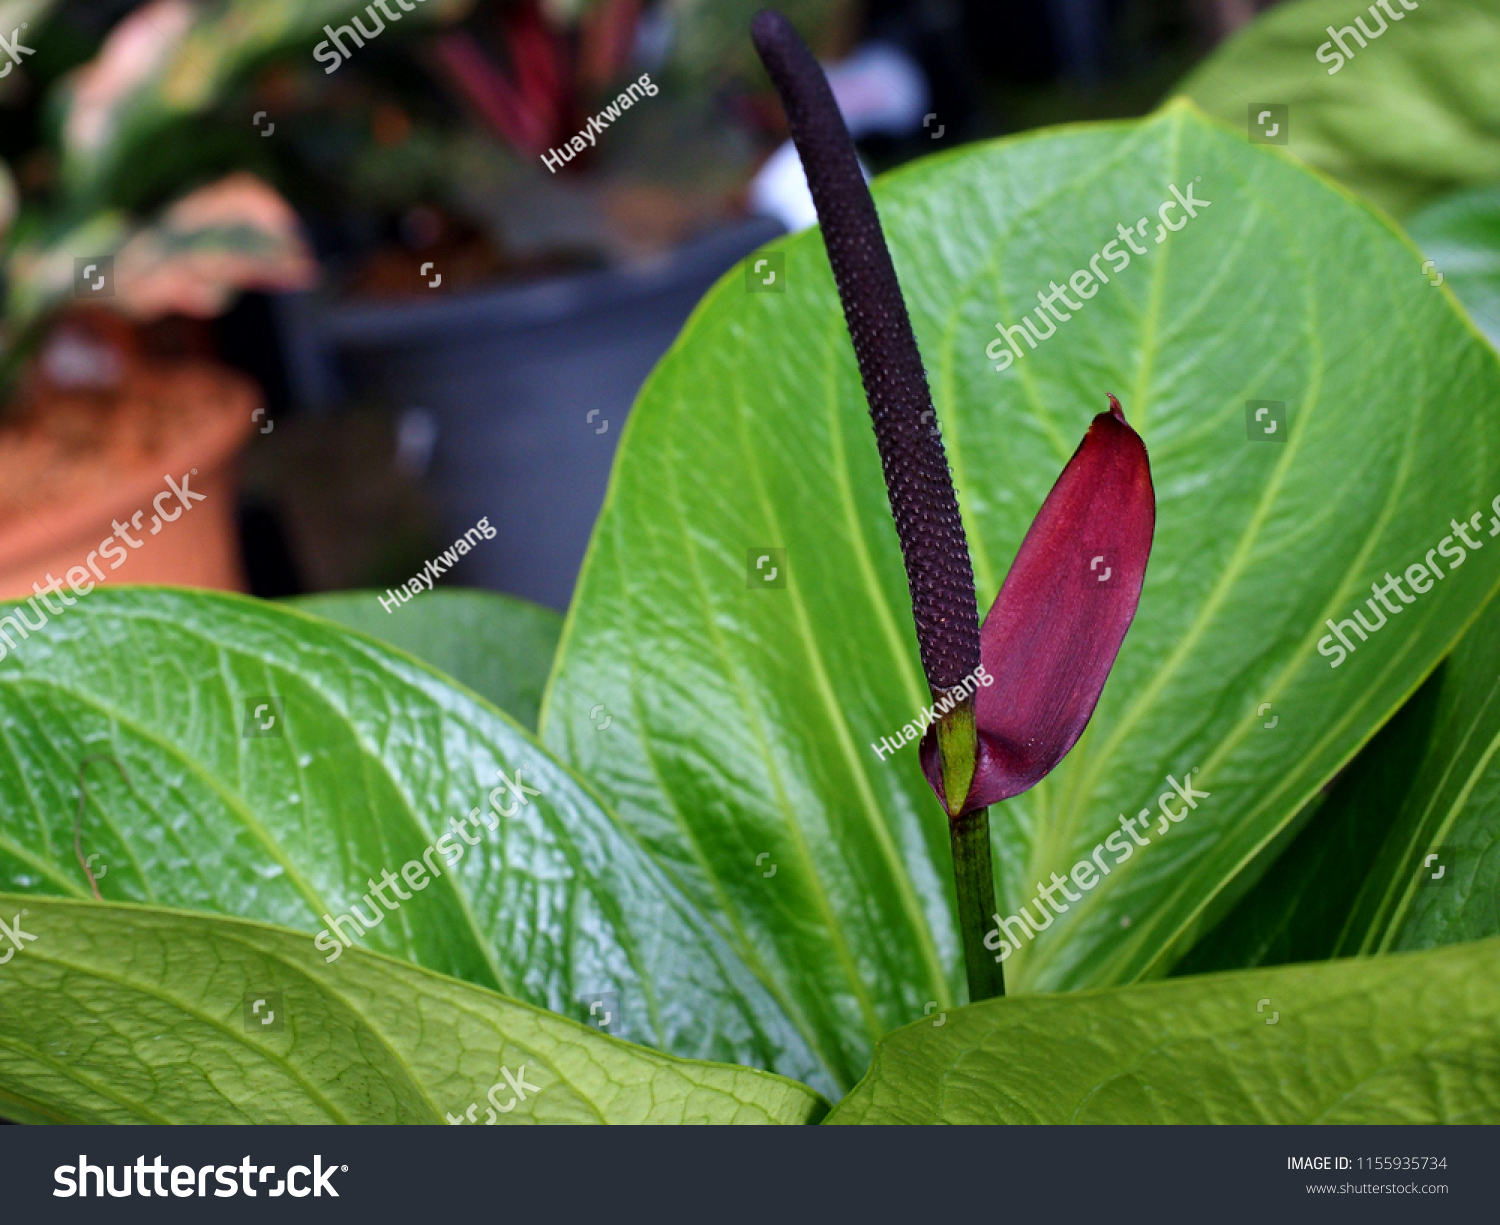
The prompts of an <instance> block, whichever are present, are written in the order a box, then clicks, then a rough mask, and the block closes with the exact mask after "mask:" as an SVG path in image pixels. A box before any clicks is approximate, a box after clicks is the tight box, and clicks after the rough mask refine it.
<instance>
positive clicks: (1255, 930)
mask: <svg viewBox="0 0 1500 1225" xmlns="http://www.w3.org/2000/svg"><path fill="white" fill-rule="evenodd" d="M1483 624H1484V621H1483V620H1482V619H1481V621H1480V622H1479V623H1478V624H1476V625H1475V626H1474V628H1472V629H1470V631H1469V634H1468V635H1467V637H1472V636H1473V635H1474V634H1475V633H1477V632H1479V630H1480V627H1481V626H1482V625H1483ZM1447 667H1448V664H1446V663H1445V664H1444V665H1442V666H1440V667H1439V668H1438V670H1437V671H1436V672H1434V673H1433V674H1432V675H1431V676H1430V677H1428V678H1427V682H1426V684H1424V685H1423V686H1422V687H1421V688H1420V689H1419V690H1417V692H1416V695H1415V696H1414V697H1412V699H1411V700H1410V701H1409V702H1407V703H1406V705H1405V706H1403V707H1402V708H1401V710H1400V711H1399V712H1397V714H1396V716H1395V718H1393V719H1392V720H1391V721H1390V722H1389V723H1387V724H1386V725H1385V726H1384V727H1382V728H1381V729H1380V732H1379V734H1378V735H1377V736H1376V737H1375V738H1374V739H1373V740H1371V741H1370V743H1369V744H1367V745H1365V747H1364V748H1363V749H1361V750H1360V752H1359V754H1358V756H1356V757H1355V759H1354V760H1353V761H1352V762H1350V763H1349V766H1348V768H1347V769H1346V770H1345V771H1344V772H1343V773H1342V774H1340V775H1339V777H1338V780H1337V782H1335V783H1334V784H1333V786H1332V788H1331V789H1330V792H1329V794H1328V796H1327V799H1326V801H1325V802H1324V803H1322V804H1321V805H1320V806H1319V807H1318V810H1317V812H1316V813H1315V814H1311V819H1310V820H1309V821H1307V822H1306V823H1305V824H1303V825H1302V826H1301V828H1300V829H1298V830H1297V831H1296V834H1295V837H1293V838H1290V839H1289V840H1288V841H1289V845H1287V846H1286V849H1285V851H1283V852H1282V853H1281V854H1279V855H1277V856H1276V860H1275V863H1274V864H1272V865H1270V868H1269V871H1267V872H1266V874H1265V876H1263V877H1262V878H1261V879H1260V880H1258V881H1257V882H1256V883H1255V885H1254V887H1253V888H1251V889H1250V890H1249V892H1247V893H1246V894H1245V896H1244V897H1242V898H1241V899H1240V900H1239V902H1238V903H1237V904H1236V905H1235V907H1234V909H1233V910H1231V911H1230V912H1229V914H1227V915H1226V916H1225V917H1224V919H1223V920H1222V921H1221V922H1220V923H1219V925H1218V926H1217V927H1215V928H1214V929H1213V931H1211V932H1209V933H1208V934H1207V935H1206V936H1204V937H1203V939H1201V940H1200V941H1199V942H1198V943H1197V944H1195V945H1194V946H1193V949H1192V951H1191V952H1190V953H1188V955H1187V956H1186V957H1184V958H1183V959H1182V960H1181V961H1180V962H1178V963H1177V966H1176V967H1175V968H1174V970H1173V973H1174V974H1179V975H1182V974H1206V973H1210V972H1212V971H1214V970H1239V969H1246V968H1249V967H1251V966H1267V965H1282V964H1285V963H1287V962H1294V961H1324V960H1326V959H1327V958H1329V957H1332V956H1333V955H1334V950H1335V949H1336V948H1337V947H1338V944H1339V940H1340V937H1341V936H1342V934H1343V932H1344V928H1345V925H1346V924H1347V923H1348V922H1349V918H1350V915H1351V913H1352V912H1353V910H1354V905H1355V901H1356V899H1357V898H1358V897H1359V894H1360V891H1361V890H1362V889H1363V888H1364V886H1365V883H1366V881H1367V880H1369V878H1370V872H1371V870H1372V868H1373V867H1374V864H1375V861H1376V858H1377V856H1378V855H1379V853H1380V847H1381V843H1382V842H1384V840H1385V838H1386V836H1387V835H1388V834H1390V832H1391V830H1392V828H1393V827H1394V826H1395V824H1396V817H1397V814H1398V812H1399V811H1400V810H1401V807H1402V804H1403V803H1404V802H1405V801H1406V800H1407V798H1408V797H1409V796H1411V795H1413V794H1414V793H1415V791H1416V781H1417V774H1418V772H1419V770H1420V768H1421V765H1422V761H1423V758H1424V756H1425V755H1426V753H1427V751H1428V747H1429V744H1430V742H1431V740H1432V726H1433V720H1434V718H1435V717H1436V714H1437V707H1438V699H1439V696H1440V695H1441V693H1442V690H1443V677H1444V675H1445V670H1446V669H1447ZM1270 853H1271V852H1270V851H1269V850H1268V852H1267V855H1268V856H1269V854H1270Z"/></svg>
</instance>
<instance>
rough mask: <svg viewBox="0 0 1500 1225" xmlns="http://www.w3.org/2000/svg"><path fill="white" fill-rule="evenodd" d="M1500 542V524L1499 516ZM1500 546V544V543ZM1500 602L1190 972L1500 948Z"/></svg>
mask: <svg viewBox="0 0 1500 1225" xmlns="http://www.w3.org/2000/svg"><path fill="white" fill-rule="evenodd" d="M1491 523H1492V524H1493V525H1495V526H1496V527H1497V529H1500V513H1497V514H1496V515H1493V516H1491ZM1497 535H1500V530H1497ZM1497 755H1500V602H1491V604H1490V605H1489V607H1487V608H1486V609H1485V611H1484V613H1483V614H1482V615H1481V616H1480V618H1479V620H1478V621H1476V622H1475V623H1474V626H1473V627H1472V628H1471V629H1470V630H1469V632H1468V633H1467V634H1465V635H1464V639H1463V641H1462V642H1461V643H1460V644H1459V645H1458V648H1457V650H1455V651H1454V652H1453V654H1452V656H1450V657H1449V658H1448V659H1447V660H1446V661H1445V662H1444V664H1443V666H1442V669H1441V670H1440V671H1439V672H1438V673H1437V674H1436V675H1435V676H1434V677H1433V678H1432V679H1431V680H1429V681H1428V683H1427V684H1426V685H1424V686H1423V688H1422V690H1421V691H1420V692H1419V693H1418V695H1417V697H1416V698H1414V699H1413V700H1412V701H1411V702H1410V703H1409V704H1408V705H1407V707H1406V708H1405V709H1403V710H1402V712H1401V714H1400V715H1398V716H1397V717H1396V718H1395V719H1393V720H1392V721H1391V722H1390V723H1389V724H1387V725H1386V727H1385V728H1383V729H1382V730H1381V732H1380V735H1379V736H1377V737H1376V738H1375V739H1374V740H1373V741H1371V742H1370V744H1369V745H1368V746H1367V747H1366V748H1365V750H1364V751H1363V752H1362V753H1360V755H1359V756H1358V757H1356V758H1355V759H1354V761H1353V762H1352V763H1351V764H1350V766H1349V769H1348V771H1347V772H1346V773H1345V774H1344V775H1343V776H1342V777H1340V779H1339V782H1338V785H1337V787H1336V788H1335V790H1334V793H1333V795H1332V796H1330V797H1329V800H1328V803H1327V804H1326V805H1325V807H1324V810H1323V811H1322V812H1321V813H1320V814H1319V815H1318V817H1317V818H1316V819H1315V820H1314V822H1313V823H1312V824H1311V825H1310V826H1309V827H1308V828H1307V829H1306V830H1305V831H1304V832H1303V833H1302V834H1301V835H1300V836H1299V837H1298V838H1297V840H1296V841H1295V842H1294V843H1293V844H1292V845H1291V846H1290V847H1289V848H1288V849H1287V852H1286V854H1285V855H1284V856H1282V857H1281V858H1280V859H1278V860H1277V862H1276V865H1275V866H1274V867H1273V868H1272V869H1271V870H1270V872H1268V873H1267V874H1266V877H1265V879H1264V880H1262V881H1261V882H1259V883H1258V884H1257V885H1256V887H1255V888H1254V889H1252V890H1251V891H1250V892H1249V893H1248V894H1247V895H1246V896H1245V897H1244V898H1243V899H1242V900H1241V902H1240V903H1239V905H1238V906H1236V908H1235V909H1234V911H1233V912H1232V913H1231V914H1230V915H1229V916H1228V917H1227V918H1226V919H1225V921H1224V922H1223V923H1222V924H1221V925H1220V926H1219V927H1218V928H1217V929H1216V930H1215V931H1214V932H1213V933H1211V934H1210V936H1208V937H1207V938H1206V939H1205V940H1204V942H1203V944H1202V946H1200V947H1199V948H1195V949H1194V950H1193V952H1192V954H1191V955H1190V956H1189V957H1187V958H1186V959H1185V960H1184V962H1183V964H1182V966H1181V968H1182V969H1183V970H1185V971H1188V972H1194V971H1201V970H1208V969H1220V968H1229V966H1231V965H1269V964H1275V963H1277V962H1284V961H1307V960H1314V959H1322V958H1326V957H1344V956H1353V955H1357V954H1362V953H1374V952H1387V951H1391V950H1408V949H1425V948H1432V947H1434V946H1437V945H1443V944H1455V943H1459V942H1461V941H1466V940H1479V939H1483V938H1485V937H1489V936H1495V935H1500V859H1497V854H1496V849H1497V844H1500V760H1497Z"/></svg>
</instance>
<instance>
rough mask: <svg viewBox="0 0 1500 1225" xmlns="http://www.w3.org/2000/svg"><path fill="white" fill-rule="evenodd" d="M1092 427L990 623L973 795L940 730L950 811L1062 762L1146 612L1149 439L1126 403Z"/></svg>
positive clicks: (982, 636) (930, 747) (983, 637)
mask: <svg viewBox="0 0 1500 1225" xmlns="http://www.w3.org/2000/svg"><path fill="white" fill-rule="evenodd" d="M1109 404H1110V409H1109V411H1108V412H1105V413H1100V414H1099V415H1098V416H1097V417H1095V418H1094V420H1093V423H1092V424H1091V425H1090V426H1089V430H1088V433H1087V434H1085V435H1084V438H1083V442H1082V443H1080V444H1079V447H1078V450H1077V451H1075V452H1074V453H1073V458H1072V459H1070V460H1069V461H1068V465H1067V467H1065V468H1064V469H1063V472H1062V475H1061V476H1060V477H1058V478H1057V484H1055V485H1054V486H1053V487H1052V492H1051V493H1049V494H1048V495H1047V500H1046V501H1045V502H1043V503H1042V508H1041V510H1039V511H1038V512H1037V516H1036V518H1035V519H1034V520H1033V521H1032V524H1031V528H1030V530H1028V531H1027V533H1026V539H1025V540H1023V541H1022V542H1021V549H1020V551H1019V552H1018V553H1017V554H1016V560H1015V561H1014V562H1013V563H1012V564H1011V567H1010V572H1009V573H1008V574H1007V575H1006V576H1005V582H1004V583H1003V584H1001V587H1000V594H999V595H998V596H996V597H995V602H994V604H992V605H991V606H990V611H989V615H988V616H987V617H986V618H985V619H984V628H983V629H981V630H980V633H979V658H980V662H981V663H982V664H983V665H984V668H985V672H986V674H987V675H988V676H990V677H993V678H994V679H993V683H992V684H990V685H987V686H985V685H981V686H976V687H975V690H974V693H975V698H976V703H975V706H976V709H975V722H976V723H977V724H978V732H979V746H978V760H977V762H976V763H975V768H974V779H973V782H972V783H971V784H970V787H969V792H968V795H967V796H965V797H964V798H963V800H962V803H961V805H955V804H950V803H949V802H948V798H947V796H946V794H945V792H944V790H943V778H942V771H941V769H940V768H939V762H938V745H937V737H936V735H935V729H933V728H929V729H928V732H927V735H926V736H925V737H923V740H922V747H921V750H920V752H921V760H922V770H923V772H924V773H925V774H926V775H927V781H928V782H930V783H931V784H932V789H933V790H934V791H935V792H937V797H938V799H939V800H942V801H943V805H944V807H945V808H946V809H947V810H948V811H949V812H950V813H955V812H958V811H968V810H970V809H974V808H982V807H984V806H986V805H989V804H994V803H996V802H997V801H999V800H1008V799H1010V797H1011V796H1013V795H1019V794H1020V793H1021V792H1023V791H1025V790H1026V789H1027V788H1029V787H1034V786H1035V785H1036V784H1037V783H1039V782H1041V781H1042V779H1044V778H1045V777H1046V776H1047V775H1048V774H1050V773H1051V772H1052V769H1053V767H1054V766H1056V765H1057V763H1058V762H1060V761H1061V760H1062V759H1063V757H1064V756H1066V755H1067V752H1068V750H1069V749H1071V748H1072V747H1073V746H1074V745H1075V744H1076V743H1077V742H1078V737H1079V736H1081V735H1083V729H1084V728H1085V727H1086V726H1088V721H1089V717H1090V716H1091V715H1092V714H1093V713H1094V707H1095V706H1096V705H1097V704H1098V702H1099V695H1100V693H1102V692H1103V690H1104V682H1105V680H1106V679H1108V677H1109V670H1110V669H1111V668H1112V667H1114V663H1115V656H1116V655H1117V654H1119V650H1120V644H1121V643H1122V642H1123V641H1124V640H1125V631H1126V630H1128V629H1129V628H1130V623H1131V621H1132V620H1133V619H1134V618H1135V610H1136V606H1137V604H1138V603H1139V602H1140V598H1141V583H1142V582H1143V581H1144V579H1145V577H1146V560H1147V558H1148V557H1150V555H1151V536H1152V532H1153V530H1154V529H1155V526H1156V495H1155V493H1154V491H1153V490H1152V487H1151V464H1150V461H1149V460H1148V459H1147V457H1146V447H1145V444H1144V443H1142V442H1141V439H1140V435H1139V434H1137V433H1136V432H1135V431H1134V430H1133V429H1131V428H1130V426H1129V425H1128V424H1127V423H1126V421H1125V414H1124V412H1122V411H1121V409H1120V402H1119V401H1118V400H1117V399H1115V397H1114V396H1110V397H1109Z"/></svg>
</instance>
